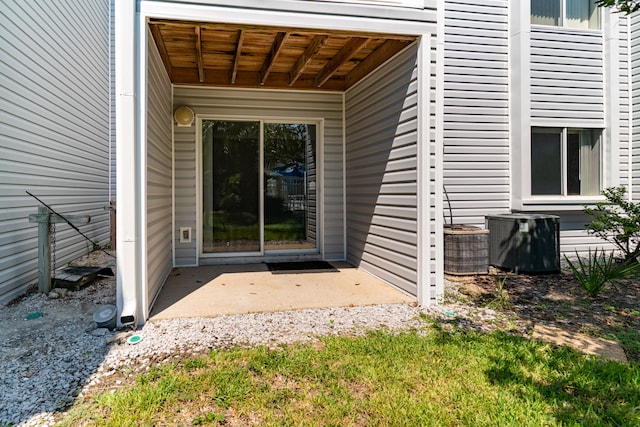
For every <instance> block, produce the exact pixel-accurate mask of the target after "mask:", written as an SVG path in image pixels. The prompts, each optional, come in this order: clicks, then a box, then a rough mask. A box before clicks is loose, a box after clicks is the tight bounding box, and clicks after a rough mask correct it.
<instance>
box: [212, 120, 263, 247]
mask: <svg viewBox="0 0 640 427" xmlns="http://www.w3.org/2000/svg"><path fill="white" fill-rule="evenodd" d="M259 188H260V122H243V121H221V120H203V121H202V251H203V252H204V253H212V252H213V253H215V252H256V251H260V250H261V248H260V191H259Z"/></svg>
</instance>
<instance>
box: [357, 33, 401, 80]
mask: <svg viewBox="0 0 640 427" xmlns="http://www.w3.org/2000/svg"><path fill="white" fill-rule="evenodd" d="M408 45H409V43H408V42H403V41H400V40H387V41H386V42H384V43H383V44H381V45H380V46H379V47H378V48H377V49H376V50H374V51H373V53H372V54H371V55H369V56H367V57H366V58H365V59H364V60H363V61H362V62H360V63H359V64H358V65H356V66H355V67H354V69H353V70H351V71H350V72H349V74H347V76H346V83H347V87H351V85H353V84H354V83H356V82H358V81H359V80H360V79H362V78H363V77H364V76H366V75H367V74H369V73H370V72H372V71H373V70H375V69H376V68H378V67H379V66H380V65H382V64H383V63H385V62H386V61H387V60H388V59H389V58H391V57H392V56H393V55H395V54H396V53H398V52H400V51H401V50H402V49H404V48H405V47H406V46H408Z"/></svg>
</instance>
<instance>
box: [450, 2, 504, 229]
mask: <svg viewBox="0 0 640 427" xmlns="http://www.w3.org/2000/svg"><path fill="white" fill-rule="evenodd" d="M444 43H445V44H444V46H445V67H444V73H445V75H444V156H443V157H444V167H443V168H444V170H443V175H444V181H443V182H444V188H445V189H446V192H447V195H448V200H447V198H446V197H445V200H444V215H445V221H446V223H449V222H451V219H450V216H453V223H456V224H470V225H476V226H481V227H484V216H485V215H490V214H498V213H505V212H508V211H509V207H510V205H509V191H510V189H509V58H508V55H509V52H508V1H507V0H479V1H449V0H448V1H446V2H445V40H444ZM449 204H450V206H451V211H449Z"/></svg>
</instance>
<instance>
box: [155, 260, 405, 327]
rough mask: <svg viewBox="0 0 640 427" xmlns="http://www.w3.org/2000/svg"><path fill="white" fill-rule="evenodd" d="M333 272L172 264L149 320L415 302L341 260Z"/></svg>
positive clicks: (246, 265) (258, 266) (247, 266)
mask: <svg viewBox="0 0 640 427" xmlns="http://www.w3.org/2000/svg"><path fill="white" fill-rule="evenodd" d="M331 264H332V265H333V266H334V267H336V268H337V269H338V271H334V272H331V271H326V272H318V271H317V270H316V271H312V272H291V273H282V272H279V273H278V274H273V273H271V272H270V271H269V270H268V269H267V266H266V265H265V264H244V265H218V266H203V267H185V268H177V269H175V270H174V271H173V272H172V273H171V275H170V276H169V278H168V279H167V282H166V283H165V285H164V288H163V289H162V291H161V292H160V295H159V296H158V298H157V300H156V302H155V304H154V307H153V310H152V311H151V316H150V320H151V321H153V320H160V319H172V318H181V317H213V316H218V315H222V314H239V313H257V312H272V311H285V310H299V309H308V308H329V307H345V306H347V307H348V306H357V305H373V304H397V303H410V302H415V301H416V299H415V298H414V297H412V296H409V295H407V294H405V293H403V292H401V291H399V290H397V289H395V288H392V287H391V286H389V285H387V284H386V283H384V282H382V281H380V280H378V279H376V278H375V277H373V276H371V275H369V274H367V273H365V272H363V271H360V270H358V269H357V268H355V267H353V266H351V265H350V264H348V263H345V262H332V263H331Z"/></svg>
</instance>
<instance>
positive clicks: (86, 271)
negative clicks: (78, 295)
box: [51, 267, 113, 291]
mask: <svg viewBox="0 0 640 427" xmlns="http://www.w3.org/2000/svg"><path fill="white" fill-rule="evenodd" d="M98 276H113V270H111V269H110V268H108V267H65V268H63V269H61V270H58V271H56V273H55V275H54V277H53V278H52V280H51V281H52V282H53V283H54V285H55V287H56V288H67V289H71V290H74V291H77V290H80V289H81V288H83V287H85V286H87V285H88V284H90V283H91V282H93V281H94V280H95V279H96V278H97V277H98Z"/></svg>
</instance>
